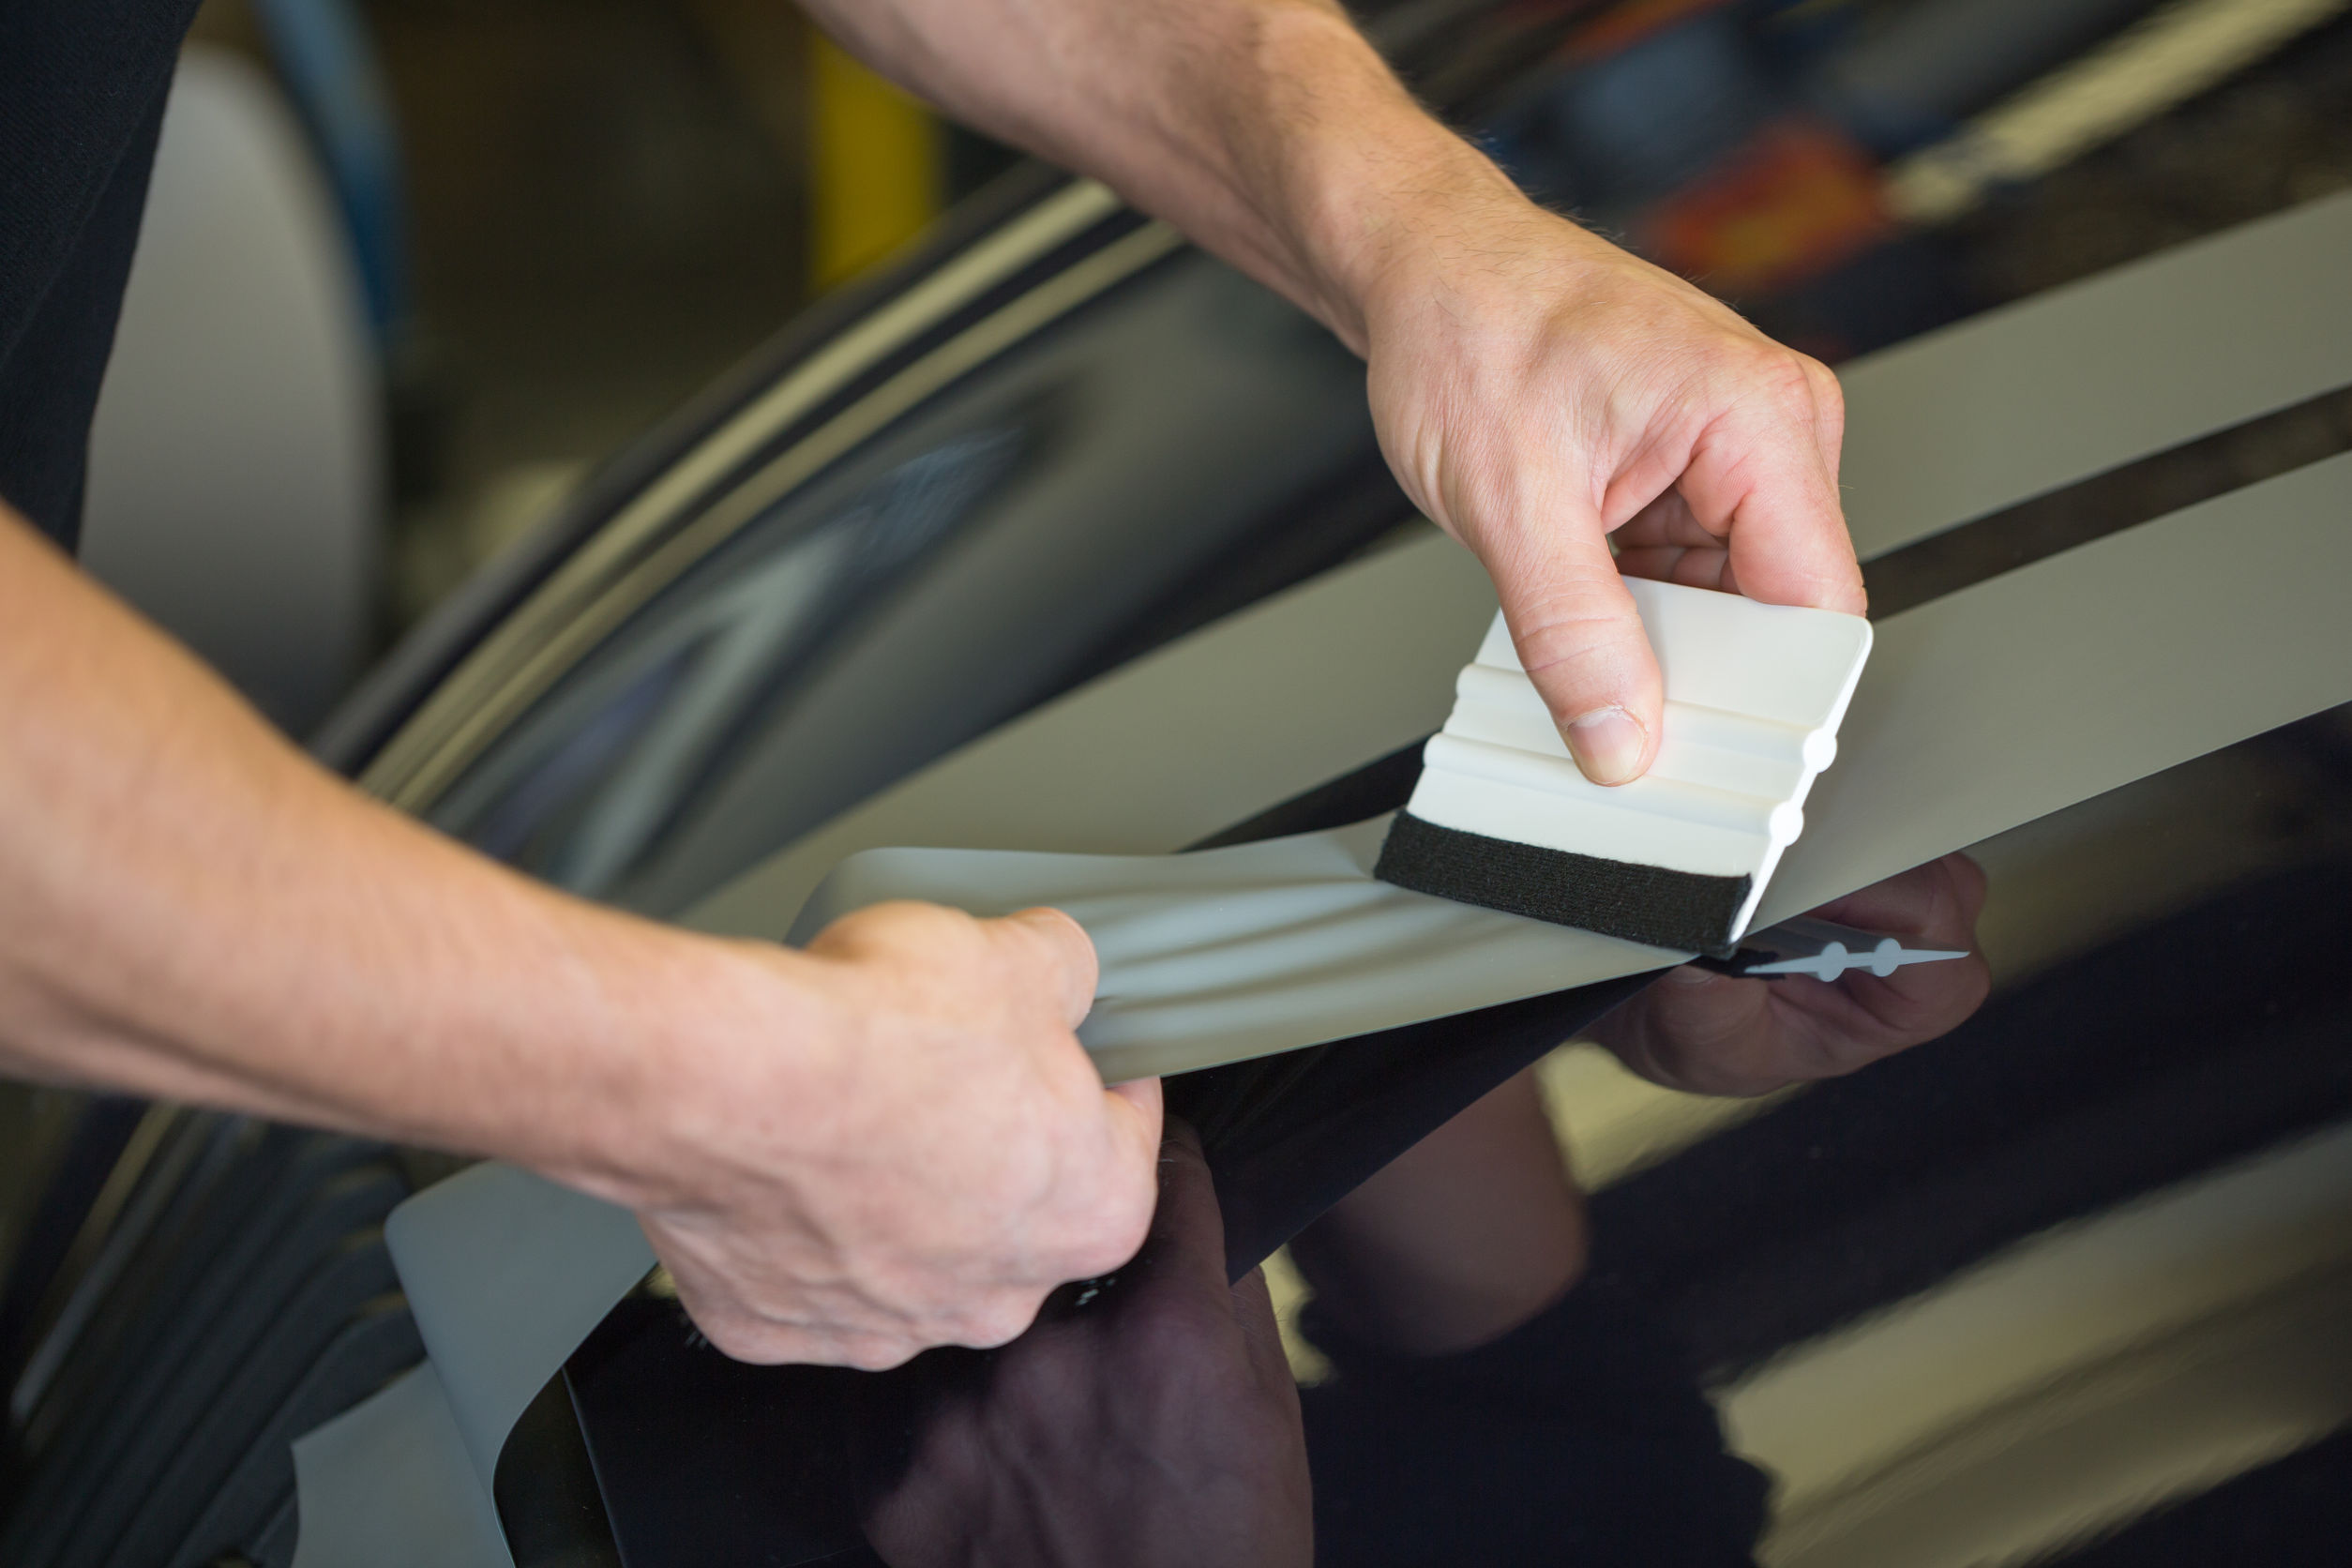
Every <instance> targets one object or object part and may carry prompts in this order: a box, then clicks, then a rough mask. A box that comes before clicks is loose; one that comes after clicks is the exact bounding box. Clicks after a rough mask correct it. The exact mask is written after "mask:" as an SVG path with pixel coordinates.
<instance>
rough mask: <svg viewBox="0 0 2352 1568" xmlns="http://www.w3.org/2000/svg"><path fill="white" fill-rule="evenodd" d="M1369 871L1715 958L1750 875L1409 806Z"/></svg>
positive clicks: (1726, 947)
mask: <svg viewBox="0 0 2352 1568" xmlns="http://www.w3.org/2000/svg"><path fill="white" fill-rule="evenodd" d="M1372 874H1373V875H1374V876H1376V877H1378V878H1380V880H1381V881H1382V882H1390V883H1394V884H1395V886H1398V887H1403V888H1410V890H1411V891H1413V892H1415V893H1429V894H1434V895H1436V896H1437V897H1440V898H1451V899H1453V900H1454V901H1455V902H1456V903H1461V904H1478V905H1481V906H1483V907H1485V908H1486V909H1490V910H1500V911H1502V912H1504V913H1506V914H1523V915H1526V916H1528V917H1530V919H1534V920H1548V921H1550V922H1551V923H1552V924H1553V925H1555V926H1572V927H1576V929H1577V930H1580V931H1598V932H1599V933H1601V935H1603V936H1606V937H1621V938H1623V939H1624V940H1625V941H1627V942H1648V943H1649V944H1650V945H1651V946H1652V947H1672V948H1677V949H1680V950H1681V951H1683V952H1686V953H1711V954H1714V955H1715V956H1716V957H1727V956H1728V955H1729V954H1730V952H1731V946H1732V942H1731V938H1732V933H1733V928H1734V927H1735V925H1736V924H1737V922H1738V921H1739V918H1740V910H1741V906H1742V905H1744V904H1745V903H1746V902H1747V899H1748V887H1749V883H1750V879H1749V878H1746V877H1709V876H1701V875H1699V874H1698V873H1696V872H1694V871H1670V870H1668V869H1666V867H1663V866H1636V865H1634V864H1632V863H1631V862H1628V861H1622V860H1605V859H1603V858H1601V857H1600V856H1598V855H1589V854H1577V853H1576V852H1574V851H1570V850H1552V849H1545V848H1542V847H1539V846H1537V845H1534V844H1521V843H1517V842H1515V841H1513V840H1511V839H1508V838H1489V837H1486V836H1485V834H1483V833H1471V832H1469V831H1467V830H1465V829H1462V828H1453V827H1440V826H1439V825H1438V824H1437V823H1435V822H1425V821H1423V820H1422V819H1421V818H1419V817H1416V816H1414V815H1413V814H1412V813H1411V812H1410V811H1399V812H1398V813H1397V814H1396V821H1395V822H1394V823H1393V824H1392V825H1391V826H1390V828H1389V830H1388V837H1387V839H1386V840H1385V841H1384V842H1383V843H1382V844H1381V845H1380V863H1379V864H1378V865H1376V866H1374V867H1373V868H1372Z"/></svg>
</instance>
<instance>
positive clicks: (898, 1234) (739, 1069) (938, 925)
mask: <svg viewBox="0 0 2352 1568" xmlns="http://www.w3.org/2000/svg"><path fill="white" fill-rule="evenodd" d="M746 952H747V953H749V954H750V955H751V956H752V957H754V958H755V967H757V966H758V965H761V964H772V965H773V966H775V967H776V968H779V969H783V970H786V971H788V972H789V981H790V982H791V983H790V984H789V986H787V987H785V988H777V991H776V996H777V998H778V1000H779V1001H786V1002H789V1006H790V1016H789V1017H787V1018H777V1019H776V1022H775V1025H774V1027H773V1029H772V1031H770V1030H761V1029H758V1028H754V1029H753V1030H751V1031H750V1032H748V1033H746V1035H745V1036H744V1037H742V1038H739V1039H737V1040H736V1041H735V1042H733V1045H732V1048H731V1054H730V1055H728V1056H726V1057H724V1058H722V1059H721V1060H718V1061H716V1062H713V1061H705V1062H702V1063H698V1064H697V1065H696V1068H695V1069H694V1070H692V1071H688V1072H684V1073H682V1074H681V1076H680V1078H679V1081H678V1082H677V1083H676V1084H675V1085H674V1086H673V1088H674V1095H666V1096H665V1099H668V1100H669V1101H670V1103H671V1105H672V1106H673V1107H674V1108H675V1109H674V1110H673V1111H672V1112H671V1113H669V1114H665V1115H660V1116H658V1117H656V1120H658V1121H660V1122H661V1123H664V1124H665V1126H666V1128H667V1131H668V1139H667V1141H668V1149H667V1154H666V1157H664V1158H663V1159H662V1160H661V1161H660V1162H659V1166H660V1168H663V1169H664V1170H665V1171H666V1172H667V1173H668V1174H667V1179H666V1182H665V1189H666V1190H659V1191H657V1192H656V1194H655V1196H654V1198H653V1200H652V1201H650V1202H645V1201H637V1200H635V1199H633V1198H632V1199H628V1200H631V1201H632V1203H633V1206H635V1207H637V1208H638V1209H639V1214H640V1218H641V1221H642V1223H643V1224H644V1227H645V1230H646V1234H647V1235H648V1236H649V1237H651V1238H652V1241H653V1244H654V1248H655V1251H656V1253H658V1254H659V1255H660V1257H661V1259H662V1260H663V1262H665V1263H666V1264H668V1265H669V1268H670V1271H671V1274H672V1275H673V1276H674V1277H675V1278H676V1280H677V1284H678V1290H679V1294H680V1297H681V1298H682V1299H683V1300H684V1302H685V1304H686V1308H687V1310H688V1311H689V1312H690V1313H692V1314H693V1317H694V1319H695V1321H696V1323H697V1324H699V1325H700V1326H701V1329H702V1331H703V1332H704V1333H705V1334H709V1335H710V1337H711V1339H712V1341H713V1342H714V1343H715V1344H716V1345H717V1346H718V1347H719V1349H723V1350H725V1351H726V1352H728V1353H729V1354H730V1355H732V1356H735V1357H738V1358H739V1359H742V1360H746V1361H759V1362H784V1361H792V1362H822V1363H834V1364H848V1365H852V1366H859V1367H865V1368H868V1369H874V1368H881V1367H886V1366H892V1365H896V1364H898V1363H900V1362H902V1361H905V1360H906V1359H907V1358H909V1357H910V1356H912V1355H913V1354H915V1353H916V1352H917V1351H920V1350H922V1349H927V1348H928V1347H930V1346H934V1345H970V1346H995V1345H1002V1344H1003V1343H1005V1342H1006V1341H1008V1340H1010V1339H1012V1338H1014V1337H1015V1336H1016V1335H1018V1334H1020V1333H1021V1331H1022V1330H1024V1329H1026V1328H1027V1327H1028V1326H1029V1324H1030V1322H1031V1320H1032V1319H1033V1318H1035V1316H1036V1314H1037V1308H1038V1306H1039V1304H1041V1303H1042V1302H1043V1301H1044V1300H1045V1297H1046V1295H1047V1293H1048V1291H1050V1290H1052V1289H1053V1288H1054V1287H1056V1286H1058V1285H1061V1284H1063V1283H1064V1282H1065V1281H1068V1280H1072V1279H1082V1278H1087V1277H1090V1276H1092V1275H1095V1274H1103V1273H1105V1272H1107V1271H1108V1270H1111V1269H1115V1268H1117V1267H1118V1266H1119V1265H1120V1264H1122V1263H1123V1262H1125V1261H1126V1260H1127V1259H1129V1258H1130V1257H1132V1256H1133V1255H1134V1253H1135V1250H1136V1248H1137V1247H1138V1246H1139V1245H1140V1244H1142V1241H1143V1237H1144V1234H1145V1231H1146V1229H1148V1227H1149V1225H1150V1223H1151V1218H1152V1209H1153V1197H1154V1190H1155V1186H1156V1183H1155V1180H1154V1156H1155V1155H1156V1154H1157V1153H1158V1149H1159V1140H1160V1093H1159V1083H1158V1080H1157V1079H1150V1080H1146V1081H1144V1082H1140V1083H1133V1084H1125V1085H1122V1086H1119V1087H1117V1088H1112V1089H1105V1088H1104V1087H1103V1084H1102V1082H1101V1080H1100V1078H1097V1077H1096V1075H1095V1071H1094V1066H1093V1063H1092V1062H1091V1061H1090V1060H1089V1059H1088V1057H1087V1055H1086V1052H1085V1050H1084V1049H1083V1048H1081V1047H1080V1046H1079V1045H1078V1036H1077V1035H1076V1034H1075V1033H1073V1031H1074V1030H1075V1029H1076V1027H1077V1025H1078V1021H1079V1020H1080V1019H1081V1018H1084V1017H1085V1016H1086V1011H1087V1008H1088V1006H1089V1005H1090V1004H1091V1003H1092V1001H1093V991H1094V979H1095V961H1094V951H1093V945H1092V943H1090V942H1088V940H1087V937H1086V934H1085V932H1084V931H1082V930H1080V929H1079V928H1078V923H1077V922H1076V921H1074V920H1072V919H1070V917H1069V916H1067V915H1065V914H1063V913H1060V912H1057V911H1053V910H1031V911H1028V912H1023V913H1020V914H1016V915H1012V916H1010V917H1008V918H1005V919H1003V920H975V919H972V917H971V916H969V915H965V914H962V913H959V912H956V911H953V910H947V909H941V908H937V907H934V906H931V905H927V904H912V903H897V904H882V905H878V906H875V907H874V908H871V909H867V910H861V911H859V912H856V913H854V914H851V915H848V916H846V917H844V918H842V919H840V920H837V921H836V922H835V923H834V924H833V925H831V926H829V927H826V928H825V930H824V931H823V932H822V933H821V934H820V935H819V936H818V938H817V940H816V941H815V942H812V943H810V944H809V947H808V948H807V953H806V954H805V955H794V954H791V953H788V952H785V951H783V950H781V949H775V950H753V949H746ZM778 978H786V977H785V976H778ZM746 980H747V981H748V982H749V984H748V986H747V990H749V991H750V992H752V993H754V996H755V1000H754V1001H753V1003H751V1005H750V1006H749V1008H748V1009H746V1010H739V1009H737V1008H734V1007H729V1008H725V1009H723V1010H715V1011H723V1013H724V1014H725V1015H726V1016H731V1017H738V1018H740V1017H745V1016H746V1015H747V1016H749V1017H752V1018H757V1017H758V1016H759V1010H760V1007H761V1004H762V1003H761V1002H760V1001H759V1000H756V998H757V997H758V996H759V995H761V994H762V993H763V992H764V988H763V987H762V985H761V978H760V976H759V975H758V974H757V973H756V972H755V973H754V974H752V975H749V976H746ZM812 999H813V1000H812Z"/></svg>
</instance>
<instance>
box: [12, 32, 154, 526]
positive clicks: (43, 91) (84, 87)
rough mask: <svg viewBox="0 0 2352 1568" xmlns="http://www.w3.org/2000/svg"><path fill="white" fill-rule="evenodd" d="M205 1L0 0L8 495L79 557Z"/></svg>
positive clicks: (35, 522) (21, 509)
mask: <svg viewBox="0 0 2352 1568" xmlns="http://www.w3.org/2000/svg"><path fill="white" fill-rule="evenodd" d="M195 11H196V0H0V497H5V498H6V499H7V500H8V503H9V504H10V505H13V506H15V507H16V508H17V509H18V510H19V511H21V512H23V514H24V515H25V516H26V517H28V518H29V519H31V520H32V521H33V522H34V524H35V525H36V526H38V528H40V529H41V530H42V532H44V533H46V534H48V535H50V536H51V537H53V538H54V539H56V540H57V541H58V542H59V543H61V544H63V545H65V546H66V547H67V548H68V549H70V548H72V545H73V542H74V537H75V535H76V534H77V533H78V531H79V528H80V523H81V510H82V490H83V469H84V467H85V464H86V462H87V459H88V451H89V433H90V417H91V415H92V414H93V412H94V411H95V410H96V408H97V406H98V384H99V382H100V381H101V379H102V378H103V377H104V375H105V372H106V358H107V354H109V353H110V352H111V351H112V349H113V342H114V324H115V321H116V319H117V318H118V317H119V316H120V314H121V312H122V300H123V285H124V284H125V282H126V281H127V280H128V278H129V275H130V259H131V252H132V251H133V249H135V248H136V246H137V243H138V236H139V219H140V215H141V213H142V212H143V209H144V207H145V205H146V194H147V174H148V172H149V170H150V168H151V167H152V166H153V164H154V160H155V146H156V138H157V134H158V130H159V129H160V128H161V125H162V117H163V102H164V98H165V95H166V94H167V93H168V92H169V91H170V89H171V83H172V68H173V62H174V61H175V60H176V59H177V57H178V54H179V47H180V40H181V39H182V38H184V37H186V35H187V32H188V23H189V21H190V20H191V19H192V18H193V17H194V15H195Z"/></svg>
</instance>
